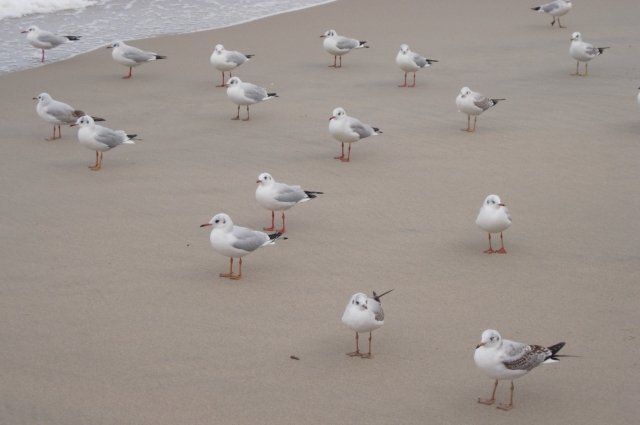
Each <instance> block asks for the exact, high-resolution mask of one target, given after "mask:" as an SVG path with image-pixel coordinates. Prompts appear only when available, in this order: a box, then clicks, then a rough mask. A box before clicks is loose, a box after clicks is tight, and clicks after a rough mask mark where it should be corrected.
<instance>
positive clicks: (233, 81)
mask: <svg viewBox="0 0 640 425" xmlns="http://www.w3.org/2000/svg"><path fill="white" fill-rule="evenodd" d="M241 82H242V80H241V79H240V78H238V77H231V78H229V80H228V81H227V87H230V86H237V85H238V84H240V83H241Z"/></svg>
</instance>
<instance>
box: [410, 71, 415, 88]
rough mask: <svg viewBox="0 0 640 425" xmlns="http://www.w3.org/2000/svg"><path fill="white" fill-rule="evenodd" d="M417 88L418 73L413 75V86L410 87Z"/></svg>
mask: <svg viewBox="0 0 640 425" xmlns="http://www.w3.org/2000/svg"><path fill="white" fill-rule="evenodd" d="M415 86H416V73H415V72H414V73H413V84H411V85H410V86H409V87H415Z"/></svg>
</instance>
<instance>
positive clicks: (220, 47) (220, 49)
mask: <svg viewBox="0 0 640 425" xmlns="http://www.w3.org/2000/svg"><path fill="white" fill-rule="evenodd" d="M213 51H214V52H216V53H222V52H223V51H224V46H223V45H222V44H216V47H214V48H213Z"/></svg>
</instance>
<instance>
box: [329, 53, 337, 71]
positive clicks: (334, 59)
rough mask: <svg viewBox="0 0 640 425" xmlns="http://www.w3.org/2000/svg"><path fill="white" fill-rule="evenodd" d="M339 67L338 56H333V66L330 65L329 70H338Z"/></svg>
mask: <svg viewBox="0 0 640 425" xmlns="http://www.w3.org/2000/svg"><path fill="white" fill-rule="evenodd" d="M337 67H338V56H337V55H333V65H329V68H337Z"/></svg>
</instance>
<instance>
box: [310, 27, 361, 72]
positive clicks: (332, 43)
mask: <svg viewBox="0 0 640 425" xmlns="http://www.w3.org/2000/svg"><path fill="white" fill-rule="evenodd" d="M320 38H324V40H323V42H322V45H323V46H324V50H326V51H327V52H329V54H330V55H333V65H329V67H330V68H342V55H344V54H347V53H349V52H350V51H351V50H353V49H362V48H366V49H368V48H369V46H367V45H366V43H367V42H366V41H360V40H356V39H355V38H349V37H343V36H341V35H338V33H337V32H336V31H335V30H328V31H327V32H325V33H324V34H322V35H321V36H320ZM338 57H339V58H340V64H339V65H338V63H337V61H338Z"/></svg>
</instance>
